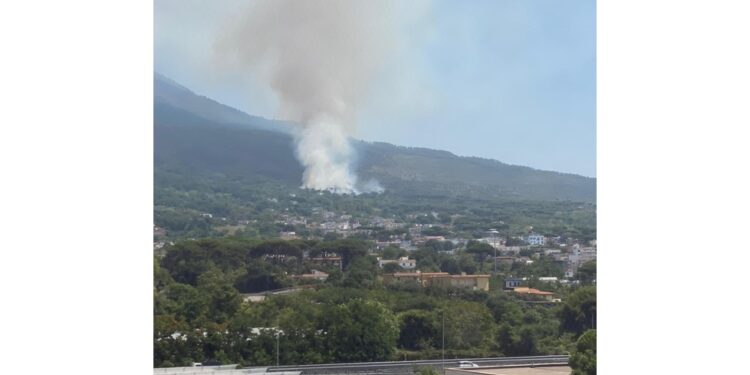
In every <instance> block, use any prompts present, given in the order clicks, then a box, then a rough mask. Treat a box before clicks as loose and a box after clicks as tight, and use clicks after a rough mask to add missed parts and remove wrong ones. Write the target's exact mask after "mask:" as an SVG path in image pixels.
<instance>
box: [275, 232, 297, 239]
mask: <svg viewBox="0 0 750 375" xmlns="http://www.w3.org/2000/svg"><path fill="white" fill-rule="evenodd" d="M279 237H281V239H282V240H294V239H296V238H297V233H295V232H281V233H279Z"/></svg>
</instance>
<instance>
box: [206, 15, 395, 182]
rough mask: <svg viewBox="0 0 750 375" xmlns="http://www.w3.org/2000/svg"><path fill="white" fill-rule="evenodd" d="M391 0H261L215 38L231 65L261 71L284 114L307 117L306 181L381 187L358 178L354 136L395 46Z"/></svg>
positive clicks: (301, 145)
mask: <svg viewBox="0 0 750 375" xmlns="http://www.w3.org/2000/svg"><path fill="white" fill-rule="evenodd" d="M393 5H394V2H391V1H364V0H271V1H256V2H253V3H251V4H250V6H249V7H248V8H247V9H246V10H245V11H243V12H241V13H239V14H237V15H236V17H235V18H234V19H232V20H230V21H229V22H228V23H227V26H226V28H225V30H224V32H223V33H222V34H221V35H220V37H219V38H218V40H217V44H216V52H217V55H218V56H219V58H220V59H221V60H222V61H223V62H224V63H227V65H226V66H228V67H233V68H234V69H240V70H247V71H249V72H252V73H253V74H254V75H255V76H256V77H258V78H260V80H261V81H262V82H264V83H266V84H267V85H268V86H269V87H270V88H271V89H273V91H274V92H275V93H276V95H277V97H278V99H279V105H280V114H279V116H281V117H282V118H284V119H286V120H291V121H293V122H297V123H299V124H302V128H301V129H300V130H299V132H298V134H297V136H296V141H297V158H298V159H299V160H300V162H301V163H302V165H303V166H304V167H305V172H304V175H303V181H302V186H303V187H304V188H310V189H317V190H330V191H334V192H338V193H358V192H364V191H366V190H368V187H379V185H378V184H377V182H368V183H366V184H358V182H357V177H356V175H355V174H354V173H353V171H352V170H351V161H352V157H353V152H354V151H353V149H352V146H351V144H350V141H349V137H350V136H352V135H353V131H354V129H355V120H356V111H357V107H358V105H359V104H360V103H361V101H362V100H363V98H364V96H365V94H366V92H367V88H368V83H370V81H371V80H372V79H373V77H374V75H375V74H376V73H377V70H378V68H379V66H380V64H381V63H382V61H383V59H384V57H386V56H387V55H388V54H389V53H390V52H391V51H392V49H393V47H394V43H395V33H396V32H395V30H394V27H393V26H394V25H393V19H392V17H391V16H392V12H393V9H392V8H393ZM379 189H380V190H382V188H379ZM375 190H377V189H375Z"/></svg>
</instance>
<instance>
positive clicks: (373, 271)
mask: <svg viewBox="0 0 750 375" xmlns="http://www.w3.org/2000/svg"><path fill="white" fill-rule="evenodd" d="M377 276H378V263H377V261H376V260H375V259H374V258H372V257H358V258H356V259H354V261H353V262H352V263H351V266H350V267H349V269H348V270H347V271H346V273H345V276H344V282H343V285H344V286H348V287H354V288H369V287H371V286H372V285H374V283H375V280H377Z"/></svg>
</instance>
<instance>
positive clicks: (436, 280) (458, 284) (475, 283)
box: [427, 273, 490, 291]
mask: <svg viewBox="0 0 750 375" xmlns="http://www.w3.org/2000/svg"><path fill="white" fill-rule="evenodd" d="M427 283H428V285H441V286H445V287H454V288H465V289H471V290H484V291H489V290H490V275H467V274H466V273H461V274H460V275H438V276H433V277H430V278H429V279H427Z"/></svg>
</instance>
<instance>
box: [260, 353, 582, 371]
mask: <svg viewBox="0 0 750 375" xmlns="http://www.w3.org/2000/svg"><path fill="white" fill-rule="evenodd" d="M459 361H471V362H474V363H476V364H477V365H479V366H503V365H505V366H507V365H527V366H531V365H541V364H564V365H567V364H568V356H566V355H545V356H532V357H493V358H460V359H447V358H446V360H445V367H446V368H448V367H458V362H459ZM442 363H443V362H442V360H441V359H434V360H423V361H395V362H358V363H327V364H320V365H299V366H271V367H268V372H278V371H301V372H302V375H308V374H361V375H363V374H389V375H395V374H413V373H414V369H415V368H417V367H423V366H431V367H434V368H436V369H437V370H441V369H442Z"/></svg>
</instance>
